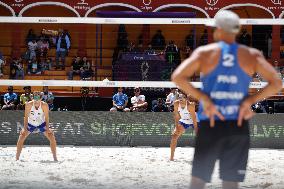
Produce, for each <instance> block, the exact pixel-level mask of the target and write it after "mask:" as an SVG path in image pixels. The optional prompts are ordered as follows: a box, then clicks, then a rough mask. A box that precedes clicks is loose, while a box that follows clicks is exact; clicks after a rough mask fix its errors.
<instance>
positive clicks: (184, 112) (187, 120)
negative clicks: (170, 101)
mask: <svg viewBox="0 0 284 189" xmlns="http://www.w3.org/2000/svg"><path fill="white" fill-rule="evenodd" d="M187 103H188V102H186V105H185V107H184V108H182V107H181V105H180V102H179V105H178V113H179V115H180V120H179V124H181V125H182V126H183V127H184V128H185V129H187V128H189V127H192V128H194V126H193V120H192V117H191V115H190V113H189V111H188V109H187Z"/></svg>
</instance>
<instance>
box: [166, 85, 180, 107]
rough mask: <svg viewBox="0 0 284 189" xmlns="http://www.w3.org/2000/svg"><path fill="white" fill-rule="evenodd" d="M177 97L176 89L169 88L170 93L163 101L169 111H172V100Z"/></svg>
mask: <svg viewBox="0 0 284 189" xmlns="http://www.w3.org/2000/svg"><path fill="white" fill-rule="evenodd" d="M177 97H178V89H176V88H171V92H170V94H168V96H167V99H166V103H165V104H166V106H167V107H168V109H169V111H170V112H173V111H174V102H175V101H176V100H177Z"/></svg>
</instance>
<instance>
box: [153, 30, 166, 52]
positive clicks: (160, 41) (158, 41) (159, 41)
mask: <svg viewBox="0 0 284 189" xmlns="http://www.w3.org/2000/svg"><path fill="white" fill-rule="evenodd" d="M151 44H152V47H153V48H154V49H155V50H163V49H165V46H166V41H165V37H164V36H163V34H162V31H161V30H157V32H156V34H155V35H154V36H153V38H152V41H151Z"/></svg>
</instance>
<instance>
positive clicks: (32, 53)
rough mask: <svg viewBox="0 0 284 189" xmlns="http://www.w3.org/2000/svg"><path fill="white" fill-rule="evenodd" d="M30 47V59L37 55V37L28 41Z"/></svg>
mask: <svg viewBox="0 0 284 189" xmlns="http://www.w3.org/2000/svg"><path fill="white" fill-rule="evenodd" d="M28 49H29V59H32V58H33V57H36V50H37V42H36V40H35V39H33V40H32V41H30V42H29V43H28Z"/></svg>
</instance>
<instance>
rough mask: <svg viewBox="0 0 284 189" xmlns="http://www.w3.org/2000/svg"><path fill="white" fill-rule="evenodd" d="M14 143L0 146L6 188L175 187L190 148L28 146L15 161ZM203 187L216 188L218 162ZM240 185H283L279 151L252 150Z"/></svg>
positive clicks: (181, 184) (185, 180) (184, 180)
mask: <svg viewBox="0 0 284 189" xmlns="http://www.w3.org/2000/svg"><path fill="white" fill-rule="evenodd" d="M15 151H16V147H15V146H9V147H5V146H2V147H0V188H1V189H2V188H5V189H24V188H27V189H55V188H60V189H63V188H64V189H89V188H94V189H105V188H109V189H112V188H114V189H120V188H121V189H122V188H123V189H142V188H143V189H144V188H145V189H158V188H163V189H177V188H189V187H188V186H189V182H190V177H191V176H190V175H191V161H192V156H193V148H190V147H188V148H177V150H176V159H177V160H176V161H174V162H170V161H169V160H168V157H169V148H122V147H66V146H65V147H63V146H61V147H58V159H59V162H57V163H54V162H53V161H52V155H51V152H50V149H49V147H48V146H44V147H39V146H28V147H25V148H24V149H23V152H22V156H21V160H20V161H15V160H14V158H15ZM207 188H210V189H215V188H221V182H220V180H219V176H218V164H216V166H215V170H214V174H213V177H212V183H210V184H208V185H207ZM241 188H261V189H262V188H263V189H264V188H266V189H284V150H268V149H252V150H251V151H250V156H249V165H248V172H247V176H246V181H245V183H242V184H241Z"/></svg>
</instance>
